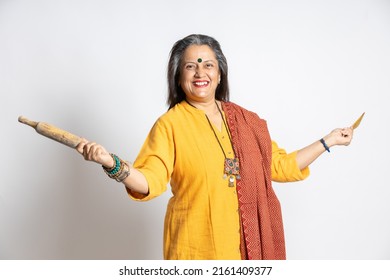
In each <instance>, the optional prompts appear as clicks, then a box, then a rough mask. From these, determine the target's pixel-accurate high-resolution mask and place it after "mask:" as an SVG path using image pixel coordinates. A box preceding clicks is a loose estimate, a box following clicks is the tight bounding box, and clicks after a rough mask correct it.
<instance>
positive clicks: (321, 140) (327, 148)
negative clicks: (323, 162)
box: [320, 138, 330, 153]
mask: <svg viewBox="0 0 390 280" xmlns="http://www.w3.org/2000/svg"><path fill="white" fill-rule="evenodd" d="M320 142H321V143H322V145H323V146H324V148H325V150H327V151H328V153H330V149H329V147H328V145H326V143H325V140H324V138H321V139H320Z"/></svg>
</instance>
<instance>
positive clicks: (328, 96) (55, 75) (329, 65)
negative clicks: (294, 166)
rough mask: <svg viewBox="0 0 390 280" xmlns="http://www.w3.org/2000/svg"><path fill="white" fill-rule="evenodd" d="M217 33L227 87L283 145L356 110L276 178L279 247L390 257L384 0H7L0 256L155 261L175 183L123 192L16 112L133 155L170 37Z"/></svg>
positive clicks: (2, 30)
mask: <svg viewBox="0 0 390 280" xmlns="http://www.w3.org/2000/svg"><path fill="white" fill-rule="evenodd" d="M192 33H203V34H207V35H210V36H213V37H215V38H216V39H217V40H218V41H219V42H220V43H221V45H222V48H223V50H224V53H225V55H226V57H227V59H228V63H229V70H230V72H229V77H230V86H231V100H232V101H234V102H236V103H238V104H240V105H242V106H244V107H246V108H247V109H250V110H252V111H255V112H256V113H258V114H259V115H260V116H261V117H262V118H265V119H266V120H267V121H268V125H269V129H270V132H271V136H272V138H273V139H274V140H276V141H277V142H278V144H279V145H280V146H282V147H284V148H286V149H287V150H288V151H293V150H295V149H299V148H301V147H303V146H305V145H307V144H310V143H312V142H313V141H316V140H317V139H319V138H321V137H322V136H324V135H325V134H327V133H328V132H329V131H330V130H332V129H334V128H336V127H344V126H349V125H351V124H352V123H353V121H354V120H355V119H356V118H357V117H358V116H359V115H360V114H361V113H362V112H364V111H365V112H366V116H365V119H364V120H363V122H362V124H361V126H360V127H359V129H358V130H356V132H355V136H354V140H353V142H352V144H351V145H350V146H349V147H347V148H345V147H335V148H333V149H332V151H331V153H330V154H328V153H325V154H323V156H322V157H321V158H320V159H318V160H317V162H315V163H314V164H313V165H312V166H311V176H310V177H309V178H308V179H307V180H306V181H303V182H298V183H291V184H274V188H275V191H276V192H277V194H278V196H279V199H280V201H281V203H282V208H283V217H284V223H285V234H286V242H287V257H288V259H304V260H305V259H390V238H389V236H390V218H389V213H390V204H389V198H390V188H389V183H388V178H389V172H390V171H389V167H390V165H389V155H390V152H389V149H388V147H389V139H390V133H389V129H388V126H389V125H388V123H389V121H390V112H389V111H390V110H389V108H388V107H389V106H388V105H389V102H388V101H387V100H388V97H386V95H388V94H389V92H390V79H389V78H390V51H389V50H390V1H386V0H382V1H379V0H358V1H356V0H337V1H336V0H330V1H313V0H310V1H309V0H307V1H304V0H298V1H287V0H285V1H282V0H277V1H263V0H262V1H259V0H257V1H255V0H253V1H245V0H243V1H210V0H209V1H203V0H200V1H189V2H187V1H179V0H165V1H157V0H154V1H153V0H142V1H141V0H139V1H124V0H122V1H108V0H100V1H93V0H90V1H87V0H77V1H76V0H74V1H59V0H55V1H53V0H36V1H27V0H0V92H1V103H0V120H1V122H0V125H1V127H0V128H1V137H0V144H1V147H2V149H1V152H2V157H1V159H2V160H1V163H0V170H1V171H0V172H1V176H0V259H161V258H162V230H163V219H164V214H165V207H166V203H167V200H168V199H169V196H170V192H169V191H168V192H167V193H166V194H164V195H163V196H161V197H159V198H156V199H155V200H153V201H150V202H147V203H137V202H133V201H131V200H130V199H129V198H128V197H127V195H126V192H125V190H124V188H123V187H122V186H121V185H120V184H118V183H116V182H115V181H111V180H110V179H108V178H107V177H106V175H105V174H104V172H103V171H102V169H101V167H100V166H98V165H96V164H93V163H90V162H86V161H84V160H83V159H82V158H81V156H79V155H78V154H77V153H76V152H75V151H72V150H71V149H70V148H68V147H66V146H62V145H60V144H58V143H56V142H54V141H51V140H49V139H46V138H43V137H42V136H40V135H38V134H36V133H35V132H34V130H32V129H31V128H29V127H27V126H24V125H22V124H20V123H18V122H17V118H18V116H19V115H25V116H26V117H28V118H31V119H33V120H37V121H46V122H49V123H52V124H55V125H57V126H59V127H61V128H64V129H67V130H69V131H71V132H73V133H75V134H78V135H81V136H83V137H86V138H88V139H91V140H94V141H97V142H99V143H101V144H103V145H104V146H105V147H106V148H107V149H108V150H110V151H111V152H114V153H116V154H118V155H120V156H121V157H123V158H125V159H128V160H133V159H134V158H135V157H136V155H137V153H138V151H139V149H140V147H141V145H142V143H143V141H144V139H145V137H146V135H147V133H148V131H149V129H150V128H151V126H152V125H153V123H154V121H155V120H156V118H157V117H158V116H160V115H161V114H163V113H164V112H165V111H166V110H167V106H166V105H165V99H166V93H167V87H166V66H167V62H168V53H169V51H170V49H171V47H172V45H173V43H174V42H176V41H177V40H179V39H181V38H182V37H184V36H186V35H189V34H192Z"/></svg>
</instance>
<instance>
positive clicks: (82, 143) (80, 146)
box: [76, 138, 88, 154]
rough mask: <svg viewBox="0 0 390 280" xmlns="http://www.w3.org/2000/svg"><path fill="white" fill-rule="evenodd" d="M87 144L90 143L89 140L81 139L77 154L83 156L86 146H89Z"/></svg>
mask: <svg viewBox="0 0 390 280" xmlns="http://www.w3.org/2000/svg"><path fill="white" fill-rule="evenodd" d="M87 143H88V140H87V139H85V138H81V141H80V143H79V144H78V145H77V146H76V150H77V152H79V153H80V154H83V151H84V146H85V144H87Z"/></svg>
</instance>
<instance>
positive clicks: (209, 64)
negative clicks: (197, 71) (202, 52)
mask: <svg viewBox="0 0 390 280" xmlns="http://www.w3.org/2000/svg"><path fill="white" fill-rule="evenodd" d="M206 67H207V68H213V67H214V64H213V63H206Z"/></svg>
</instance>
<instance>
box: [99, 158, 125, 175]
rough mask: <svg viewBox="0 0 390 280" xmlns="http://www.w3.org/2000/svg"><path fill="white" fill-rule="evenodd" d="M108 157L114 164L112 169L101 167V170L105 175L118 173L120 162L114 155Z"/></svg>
mask: <svg viewBox="0 0 390 280" xmlns="http://www.w3.org/2000/svg"><path fill="white" fill-rule="evenodd" d="M110 156H111V157H112V159H113V160H114V162H115V164H114V166H113V167H112V168H107V167H105V166H103V169H104V171H105V172H106V173H107V174H109V175H114V174H116V173H118V171H119V169H120V168H121V161H120V159H119V157H118V156H117V155H115V154H110Z"/></svg>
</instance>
